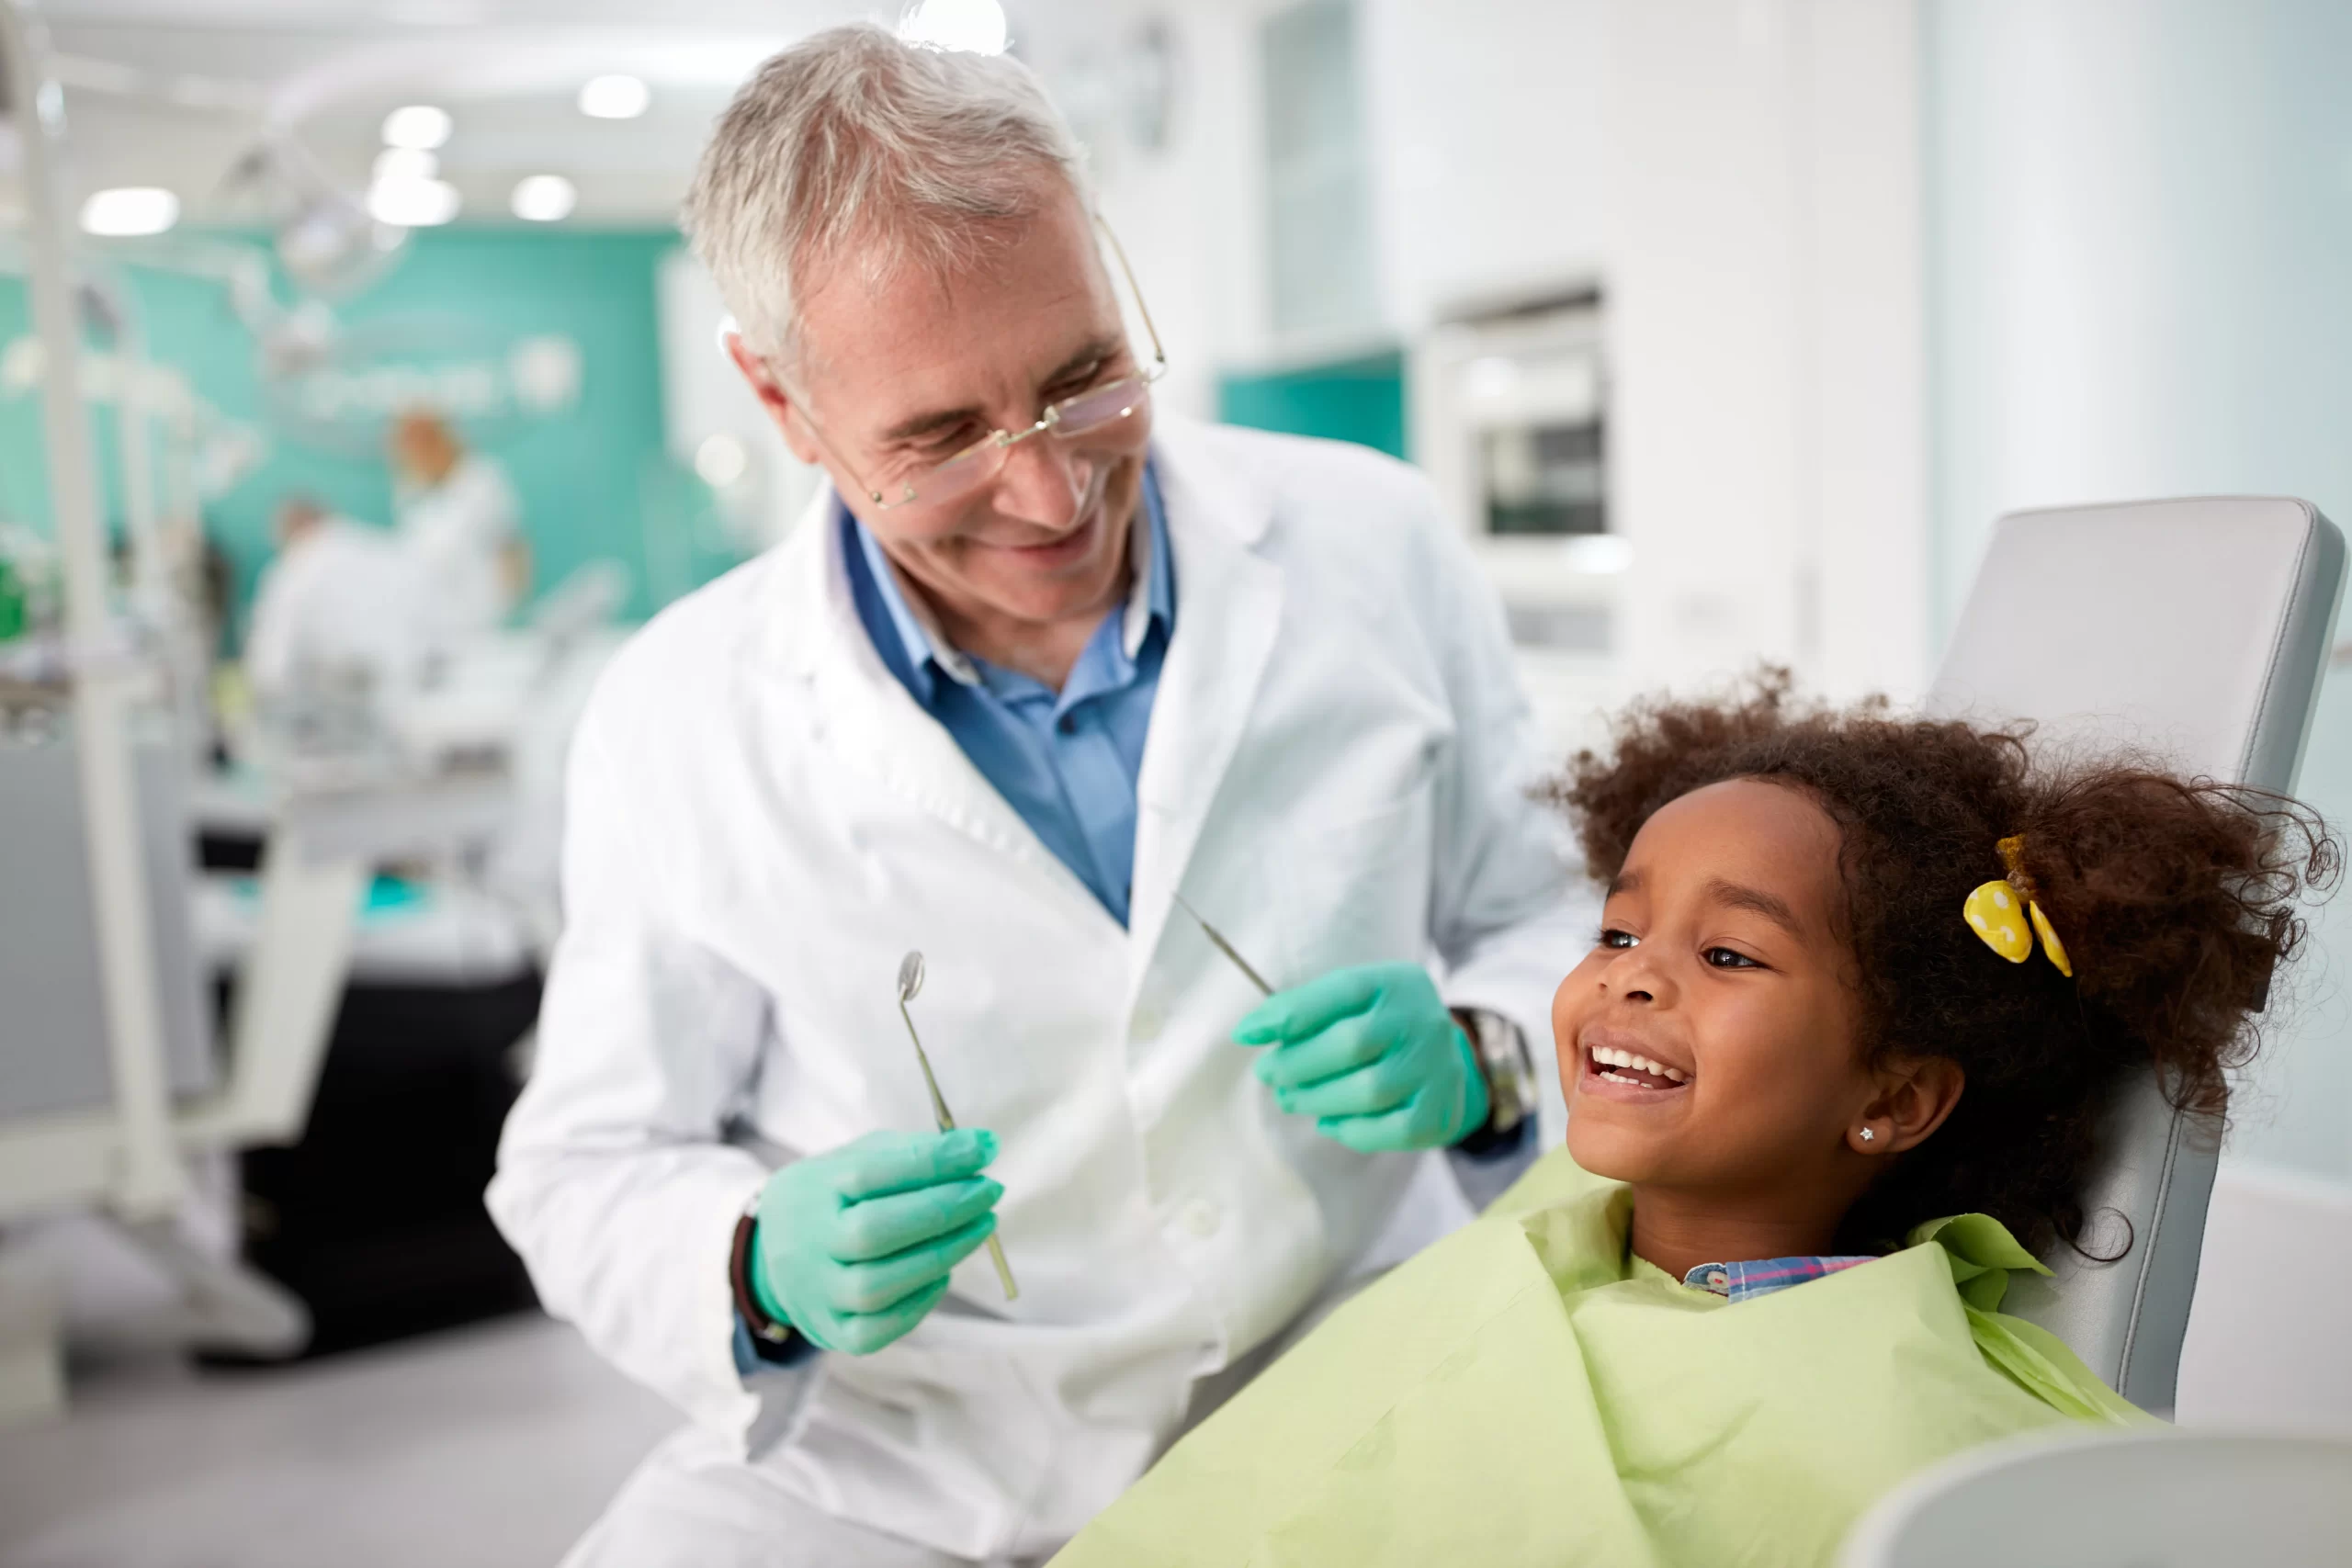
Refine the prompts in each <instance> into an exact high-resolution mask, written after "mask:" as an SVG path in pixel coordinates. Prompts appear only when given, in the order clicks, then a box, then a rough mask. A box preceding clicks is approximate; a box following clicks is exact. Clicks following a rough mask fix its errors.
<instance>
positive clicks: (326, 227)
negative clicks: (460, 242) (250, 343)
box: [221, 141, 408, 331]
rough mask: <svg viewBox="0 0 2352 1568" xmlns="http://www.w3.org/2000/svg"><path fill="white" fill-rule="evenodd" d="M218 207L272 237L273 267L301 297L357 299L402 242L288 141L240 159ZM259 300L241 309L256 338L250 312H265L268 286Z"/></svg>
mask: <svg viewBox="0 0 2352 1568" xmlns="http://www.w3.org/2000/svg"><path fill="white" fill-rule="evenodd" d="M221 200H222V204H223V208H224V213H223V215H224V216H225V217H227V218H229V219H230V220H232V221H246V222H252V223H255V224H264V225H267V226H268V227H270V228H271V229H272V230H273V231H275V233H276V239H277V245H276V248H277V259H278V262H279V265H283V266H284V267H285V268H286V273H287V276H288V277H290V278H291V279H292V280H293V281H294V283H295V285H296V286H297V287H298V288H300V290H301V291H302V292H304V293H306V294H318V295H323V296H325V297H327V298H329V299H340V298H344V297H345V296H348V295H351V294H356V293H357V292H358V291H359V290H360V289H362V288H366V287H367V286H368V285H369V284H370V283H373V282H374V281H375V280H376V279H377V278H379V277H380V276H383V273H384V269H385V268H386V267H388V266H390V265H391V264H392V262H393V261H394V260H395V259H396V258H397V257H398V256H399V254H400V252H401V246H402V245H403V244H405V243H407V240H408V232H407V231H406V230H405V229H403V228H399V227H394V226H391V225H388V224H384V223H379V222H378V221H377V220H376V219H375V218H373V217H372V216H370V215H369V213H368V209H366V208H365V207H363V206H361V205H360V203H359V202H358V201H356V200H355V199H354V198H353V197H351V196H349V195H348V194H346V193H345V192H344V191H343V190H341V189H339V188H337V186H335V184H334V181H333V180H332V179H330V178H328V177H327V176H326V175H325V174H324V173H322V171H321V170H320V169H319V168H318V166H317V165H316V164H314V163H313V162H312V161H311V159H310V158H309V156H308V155H307V154H306V153H305V152H303V151H302V149H301V148H300V145H299V144H297V143H294V142H291V141H265V142H263V143H261V144H260V145H258V146H256V147H254V148H252V149H251V150H250V151H248V152H246V153H245V155H244V156H243V157H242V158H240V159H238V160H237V163H236V165H235V166H234V167H233V168H232V169H231V170H230V172H229V175H228V177H227V178H226V179H225V180H224V181H223V182H222V186H221ZM253 291H254V290H253V289H252V288H247V290H246V292H248V293H251V292H253ZM261 294H262V296H263V297H264V298H255V299H247V300H242V301H241V302H240V306H239V310H240V313H241V314H245V315H246V317H247V322H248V324H249V325H253V326H254V327H255V330H256V331H259V330H261V328H260V326H259V324H258V321H259V320H260V318H258V317H256V316H254V314H252V312H253V311H254V310H262V309H263V307H264V306H265V302H266V282H265V283H264V284H263V285H262V286H261ZM264 314H265V315H266V310H264Z"/></svg>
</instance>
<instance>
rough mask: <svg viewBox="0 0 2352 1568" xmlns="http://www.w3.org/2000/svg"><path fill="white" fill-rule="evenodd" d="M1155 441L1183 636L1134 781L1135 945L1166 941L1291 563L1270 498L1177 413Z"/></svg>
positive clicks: (1273, 629) (1237, 737) (1261, 670)
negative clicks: (1262, 545) (1281, 549)
mask: <svg viewBox="0 0 2352 1568" xmlns="http://www.w3.org/2000/svg"><path fill="white" fill-rule="evenodd" d="M1201 439H1202V437H1201V435H1200V434H1199V433H1197V432H1196V431H1194V430H1193V428H1192V427H1190V426H1188V425H1185V424H1182V423H1177V422H1174V421H1171V422H1170V428H1169V429H1167V430H1166V431H1165V432H1164V433H1163V434H1162V436H1161V437H1160V439H1159V441H1158V443H1157V444H1156V446H1155V457H1156V458H1157V471H1158V474H1159V484H1160V494H1161V497H1162V499H1163V501H1164V502H1165V503H1166V508H1167V519H1168V533H1169V545H1170V551H1171V553H1172V554H1173V556H1174V558H1175V575H1176V635H1175V637H1174V638H1173V639H1172V640H1171V641H1170V643H1169V645H1168V657H1167V660H1166V661H1165V662H1164V663H1163V664H1162V665H1161V667H1160V674H1159V695H1158V697H1157V698H1156V699H1155V700H1154V701H1153V704H1152V711H1151V729H1150V733H1149V736H1148V739H1146V741H1145V743H1144V756H1143V772H1142V774H1141V777H1140V778H1139V779H1138V780H1137V782H1136V805H1137V807H1138V809H1137V810H1136V871H1135V887H1134V893H1133V897H1132V898H1131V899H1130V901H1129V909H1130V913H1129V916H1128V920H1129V926H1130V929H1131V930H1132V931H1133V933H1134V936H1135V947H1134V951H1135V953H1136V954H1138V955H1139V956H1142V955H1148V954H1149V953H1151V952H1152V951H1153V950H1154V949H1155V948H1156V947H1157V946H1158V944H1159V933H1160V931H1161V930H1162V928H1163V927H1164V926H1165V925H1166V923H1167V919H1168V913H1169V909H1170V906H1171V897H1172V895H1173V894H1174V893H1175V892H1176V891H1177V889H1178V888H1179V887H1181V886H1182V883H1183V879H1184V868H1185V866H1186V865H1187V864H1188V863H1190V862H1191V860H1192V857H1193V849H1194V848H1195V847H1196V846H1197V845H1198V844H1199V842H1200V838H1201V830H1202V828H1203V826H1204V824H1205V823H1206V821H1207V819H1208V815H1209V809H1210V807H1211V806H1212V805H1213V804H1214V803H1215V801H1216V797H1217V792H1218V789H1219V786H1220V785H1221V784H1223V782H1224V780H1225V776H1226V773H1227V770H1228V768H1229V767H1230V766H1231V765H1232V762H1233V759H1234V754H1235V752H1236V751H1237V750H1238V748H1239V746H1240V742H1241V736H1242V732H1243V731H1244V730H1245V729H1247V728H1249V723H1250V711H1251V708H1252V706H1253V705H1254V704H1255V701H1256V699H1257V694H1258V690H1259V687H1260V685H1261V683H1262V682H1263V680H1264V677H1265V673H1266V665H1267V661H1268V660H1269V658H1270V657H1271V656H1272V652H1273V648H1274V639H1275V635H1276V633H1277V632H1278V631H1279V630H1280V628H1281V624H1282V614H1283V572H1282V569H1281V568H1280V567H1278V566H1276V565H1275V564H1274V563H1273V562H1272V561H1270V560H1268V559H1266V558H1264V557H1262V556H1261V555H1259V554H1258V553H1257V552H1256V551H1255V550H1254V549H1252V548H1251V546H1252V545H1254V544H1255V542H1256V541H1257V540H1258V538H1259V537H1260V536H1262V535H1263V534H1264V532H1265V529H1266V525H1267V523H1268V521H1269V519H1270V517H1271V515H1272V499H1271V498H1270V497H1269V496H1267V495H1266V494H1265V493H1264V492H1263V491H1261V490H1259V489H1258V488H1257V487H1256V486H1255V485H1254V484H1252V483H1251V482H1250V479H1249V478H1248V477H1247V476H1245V475H1242V474H1240V473H1238V472H1236V471H1235V470H1234V469H1233V468H1231V467H1230V465H1229V464H1227V463H1220V462H1218V461H1216V457H1215V455H1214V454H1209V453H1204V452H1202V451H1201V450H1200V449H1199V444H1200V442H1201Z"/></svg>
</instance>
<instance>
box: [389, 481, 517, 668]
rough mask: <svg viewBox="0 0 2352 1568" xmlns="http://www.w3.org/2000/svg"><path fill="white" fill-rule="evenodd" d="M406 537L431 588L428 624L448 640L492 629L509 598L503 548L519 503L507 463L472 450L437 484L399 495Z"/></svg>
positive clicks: (441, 641) (446, 643) (397, 509)
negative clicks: (478, 454) (498, 462)
mask: <svg viewBox="0 0 2352 1568" xmlns="http://www.w3.org/2000/svg"><path fill="white" fill-rule="evenodd" d="M393 499H394V506H393V511H394V514H395V516H396V518H397V521H398V525H399V532H400V538H401V544H402V545H403V546H404V547H406V548H407V550H408V552H409V555H410V557H411V558H412V559H413V561H414V562H415V565H416V570H417V571H418V573H419V574H420V576H422V578H423V579H424V581H425V582H426V583H427V584H429V585H430V587H431V590H432V622H431V626H430V630H431V633H432V636H433V638H434V640H435V643H436V644H437V645H438V646H440V647H443V648H447V647H451V646H454V645H456V644H458V643H462V642H467V641H470V640H471V639H473V638H475V637H480V636H481V635H482V634H484V633H486V632H490V631H493V630H495V629H496V628H497V626H499V624H500V623H501V622H503V620H505V618H506V612H507V611H508V610H509V609H511V608H513V606H512V605H511V604H509V603H508V598H509V594H508V592H507V581H506V565H505V553H506V547H507V545H508V544H509V543H510V542H511V541H512V540H513V539H514V538H515V532H516V525H517V518H518V508H517V506H516V503H515V487H514V486H512V485H511V484H509V483H507V480H506V474H505V470H503V468H500V467H499V466H498V464H496V463H495V462H493V461H492V460H491V459H490V458H488V457H478V456H474V455H472V454H469V455H467V456H466V457H460V458H458V463H457V466H456V467H455V468H451V469H450V470H449V471H448V472H447V474H445V475H443V476H442V479H441V482H440V483H438V484H435V485H429V486H416V487H402V488H401V490H400V491H398V492H397V493H396V494H395V496H394V498H393Z"/></svg>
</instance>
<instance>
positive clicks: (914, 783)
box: [773, 490, 1110, 919]
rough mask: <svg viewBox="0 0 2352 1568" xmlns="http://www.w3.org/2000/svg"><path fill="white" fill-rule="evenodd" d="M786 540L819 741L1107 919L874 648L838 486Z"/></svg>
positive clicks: (786, 579)
mask: <svg viewBox="0 0 2352 1568" xmlns="http://www.w3.org/2000/svg"><path fill="white" fill-rule="evenodd" d="M784 548H785V550H786V559H785V560H783V561H781V562H780V563H779V565H780V566H781V567H782V568H783V569H784V570H782V572H781V574H780V575H781V577H782V580H783V581H781V583H780V584H779V587H780V590H781V592H780V594H779V597H780V599H781V600H782V604H781V605H780V610H781V614H780V615H779V616H778V618H777V624H776V626H775V641H774V645H773V646H774V648H775V651H776V653H777V654H778V655H779V656H780V658H781V660H782V661H783V663H784V665H785V667H786V669H787V670H788V671H793V672H795V673H797V674H799V675H801V676H803V677H804V678H806V679H807V680H808V681H809V684H810V689H811V693H812V694H813V696H814V697H815V699H816V706H817V712H818V715H819V719H820V724H821V725H822V726H823V733H822V734H821V735H820V738H819V742H820V744H821V745H825V746H828V747H830V748H831V749H832V750H833V751H834V752H835V754H836V755H838V756H839V757H840V758H841V759H842V761H844V762H845V763H847V764H848V765H850V766H852V767H854V768H856V769H858V770H859V771H861V772H863V773H866V774H868V775H870V776H871V777H873V778H875V779H877V780H879V781H880V782H881V783H882V784H884V785H885V786H886V787H887V788H888V789H889V790H890V791H891V792H892V793H893V794H895V795H899V797H901V798H902V799H904V800H906V801H908V802H909V803H910V804H911V805H913V806H915V807H919V808H921V809H922V810H923V811H925V812H927V813H929V814H930V815H931V816H933V817H935V818H938V819H939V820H940V821H942V822H944V823H945V824H947V825H948V826H949V827H951V828H954V829H956V830H957V831H959V832H962V833H966V834H968V835H969V836H971V837H972V838H974V839H977V840H979V841H980V842H981V843H982V844H985V845H987V846H988V847H989V849H992V850H994V851H996V852H999V853H1001V854H1004V855H1007V856H1009V857H1011V858H1012V859H1013V860H1015V861H1018V862H1020V863H1023V864H1024V865H1027V866H1031V867H1033V868H1035V870H1036V871H1037V872H1038V873H1039V874H1042V875H1044V876H1045V877H1046V879H1047V880H1048V881H1050V882H1052V883H1054V884H1056V885H1057V886H1061V887H1062V888H1063V889H1064V891H1065V892H1066V893H1067V894H1068V895H1069V897H1072V898H1074V899H1076V900H1077V901H1078V902H1079V903H1080V904H1082V905H1083V906H1084V907H1085V908H1087V909H1088V910H1091V912H1092V913H1093V914H1094V915H1095V916H1096V917H1098V918H1101V919H1109V918H1110V917H1109V915H1108V914H1107V913H1106V912H1105V911H1104V910H1103V906H1102V905H1101V904H1100V903H1099V902H1097V901H1096V899H1095V897H1094V895H1093V894H1092V893H1091V892H1089V891H1088V890H1087V888H1086V886H1085V885H1084V884H1083V883H1081V882H1080V881H1079V879H1078V875H1077V874H1076V873H1074V872H1072V871H1071V870H1070V869H1069V867H1068V866H1066V865H1064V864H1063V863H1061V861H1060V859H1059V858H1058V857H1057V856H1056V855H1055V854H1054V852H1052V851H1051V850H1048V849H1047V848H1046V846H1045V844H1044V843H1043V842H1042V841H1041V840H1039V839H1038V837H1037V835H1036V833H1035V831H1033V830H1032V829H1031V828H1030V826H1029V824H1028V823H1027V822H1025V821H1023V819H1022V817H1021V814H1020V813H1019V812H1017V811H1015V810H1014V809H1013V808H1012V804H1011V803H1010V802H1008V801H1007V800H1006V799H1005V798H1004V796H1003V795H1001V794H999V793H998V792H997V789H996V786H995V785H994V784H990V783H989V781H988V778H987V777H986V775H984V774H983V773H981V772H980V771H979V769H978V768H977V767H975V766H974V765H973V763H972V760H971V759H970V758H969V757H967V756H966V755H965V754H964V749H963V748H962V747H961V746H958V745H957V744H956V738H955V737H954V736H952V735H950V734H949V733H948V732H947V730H946V728H945V727H944V726H943V725H941V724H940V722H939V721H938V720H937V719H935V718H933V717H932V716H931V715H929V714H928V713H925V712H924V711H923V710H922V707H921V706H920V705H917V704H916V702H915V700H914V698H913V697H912V696H911V695H910V694H908V692H907V689H906V688H905V687H904V686H902V685H900V684H899V680H898V677H896V676H895V675H892V674H891V673H890V671H889V670H888V667H887V666H885V665H884V664H883V662H882V660H881V656H880V655H879V654H877V653H876V652H875V651H874V644H873V641H872V639H871V638H870V637H867V635H866V631H865V624H864V623H863V622H862V621H860V620H859V619H858V615H857V606H856V604H855V602H854V600H853V599H852V597H851V595H850V589H849V577H848V573H847V571H846V570H844V568H843V565H842V554H841V535H840V531H839V529H837V528H836V527H835V526H834V520H833V512H832V492H831V491H830V490H828V491H822V492H820V495H819V496H818V498H817V501H816V502H814V503H813V504H812V505H811V506H810V507H809V511H808V512H807V513H804V514H803V516H802V519H801V522H800V525H799V527H798V528H797V530H796V531H795V536H794V538H793V539H792V541H791V543H790V544H788V545H786V546H785V547H784Z"/></svg>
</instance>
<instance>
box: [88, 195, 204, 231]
mask: <svg viewBox="0 0 2352 1568" xmlns="http://www.w3.org/2000/svg"><path fill="white" fill-rule="evenodd" d="M179 220H180V198H179V197H176V196H174V195H173V194H172V193H171V192H170V191H167V190H165V189H164V188H163V187H162V186H116V187H114V188H113V189H112V190H101V191H93V192H91V193H90V199H89V200H87V201H85V202H84V203H83V204H82V231H83V232H84V233H85V234H103V235H106V236H107V238H109V239H124V238H129V237H131V236H134V235H139V234H160V233H162V232H163V231H164V230H166V229H168V228H170V227H171V226H172V225H173V224H175V223H176V222H178V221H179Z"/></svg>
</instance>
